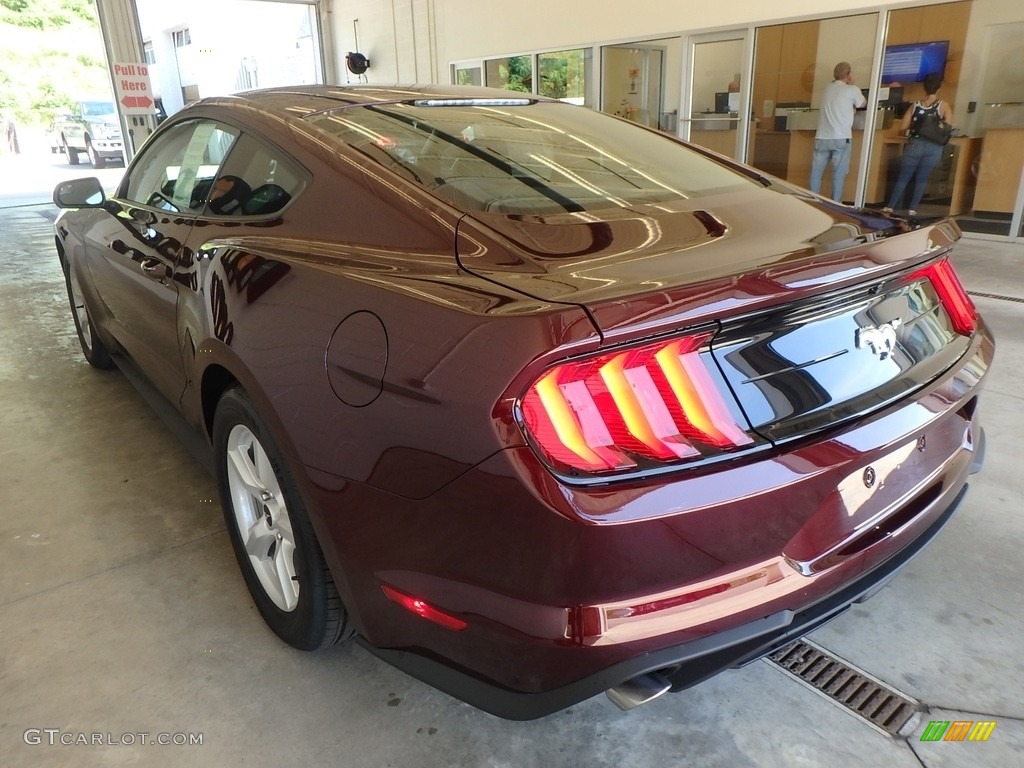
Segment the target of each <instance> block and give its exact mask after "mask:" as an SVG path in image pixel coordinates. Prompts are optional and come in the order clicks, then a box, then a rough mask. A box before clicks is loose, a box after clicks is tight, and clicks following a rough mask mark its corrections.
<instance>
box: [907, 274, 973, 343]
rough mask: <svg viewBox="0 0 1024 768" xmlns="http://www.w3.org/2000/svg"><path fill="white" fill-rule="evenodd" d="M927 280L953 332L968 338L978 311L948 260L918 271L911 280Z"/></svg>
mask: <svg viewBox="0 0 1024 768" xmlns="http://www.w3.org/2000/svg"><path fill="white" fill-rule="evenodd" d="M921 278H927V279H928V281H929V282H930V283H931V284H932V287H933V288H935V293H936V294H937V295H938V297H939V301H941V302H942V306H943V307H944V308H945V310H946V314H948V315H949V319H950V322H952V323H953V330H955V331H956V332H957V333H959V334H960V335H961V336H970V335H971V334H972V333H974V331H975V329H976V328H977V327H978V310H977V309H976V308H975V307H974V302H973V301H971V297H970V296H968V295H967V291H965V290H964V287H963V285H962V284H961V283H960V278H958V277H957V276H956V271H955V270H954V269H953V265H952V264H950V263H949V259H942V260H941V261H937V262H935V263H934V264H931V265H930V266H927V267H925V268H924V269H921V270H918V271H917V272H915V273H914V274H913V275H911V279H912V280H913V279H921Z"/></svg>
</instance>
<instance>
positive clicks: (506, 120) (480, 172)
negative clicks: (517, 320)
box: [308, 99, 754, 215]
mask: <svg viewBox="0 0 1024 768" xmlns="http://www.w3.org/2000/svg"><path fill="white" fill-rule="evenodd" d="M308 120H309V122H311V123H312V124H314V125H316V126H317V127H318V128H320V129H321V130H323V131H325V132H327V133H329V134H331V135H333V136H334V137H336V138H337V139H338V140H340V141H342V142H344V143H345V144H348V145H349V146H351V147H353V148H354V149H356V150H358V151H359V152H361V153H363V154H364V155H365V156H366V157H368V158H371V159H372V160H374V161H375V162H377V163H380V164H381V165H383V166H385V167H387V168H389V169H391V170H393V171H395V172H397V173H400V174H402V175H404V176H405V177H406V178H408V179H409V180H410V181H413V182H414V183H416V184H419V185H421V186H423V187H425V188H427V189H428V190H430V191H431V192H432V193H433V194H435V195H436V196H438V197H441V198H443V199H445V200H447V201H449V202H451V203H453V204H455V205H456V206H458V207H460V208H463V209H465V210H471V211H485V212H490V213H498V214H513V215H514V214H522V215H529V214H537V215H543V214H551V213H561V212H567V211H568V212H580V211H593V210H600V209H606V208H610V207H621V208H627V207H632V206H636V205H645V204H658V203H666V202H669V201H676V200H679V199H681V198H695V197H701V196H704V195H708V194H712V193H716V192H719V191H722V190H724V189H728V188H730V187H735V186H737V185H743V184H752V183H754V182H753V181H752V180H751V179H750V178H748V177H747V176H744V175H742V174H740V173H737V172H735V171H733V170H731V169H729V168H727V167H725V166H723V165H719V164H717V163H715V162H714V161H712V160H709V159H707V158H706V157H704V156H702V155H700V154H698V153H697V152H694V151H692V150H690V149H688V148H686V147H685V146H683V145H680V144H678V143H676V142H675V141H673V140H671V139H669V138H668V137H666V136H662V135H660V134H657V133H654V132H651V131H646V130H643V129H641V128H638V127H637V126H634V125H631V124H629V123H626V122H623V121H621V120H616V119H614V118H612V117H609V116H607V115H603V114H601V113H599V112H594V111H592V110H589V109H585V108H582V107H575V106H572V105H567V104H561V103H547V102H534V101H530V100H525V99H524V100H522V103H520V104H509V105H504V104H502V103H501V102H500V101H498V102H494V103H492V104H489V105H487V106H476V105H467V104H466V103H465V102H459V101H457V100H456V101H453V102H447V103H446V105H445V106H428V105H424V104H423V103H420V102H416V103H402V104H385V105H368V106H360V107H351V108H345V109H338V110H335V111H333V112H330V113H320V114H317V115H314V116H312V117H310V118H308Z"/></svg>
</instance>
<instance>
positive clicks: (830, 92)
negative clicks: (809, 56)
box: [811, 61, 867, 202]
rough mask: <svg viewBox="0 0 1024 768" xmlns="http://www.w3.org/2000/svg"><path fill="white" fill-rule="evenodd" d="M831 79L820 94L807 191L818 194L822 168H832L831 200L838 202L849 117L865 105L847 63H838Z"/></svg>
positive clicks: (847, 146)
mask: <svg viewBox="0 0 1024 768" xmlns="http://www.w3.org/2000/svg"><path fill="white" fill-rule="evenodd" d="M832 76H833V77H834V78H835V79H834V80H833V81H832V82H831V83H830V84H829V85H827V86H825V91H824V93H822V99H821V111H820V114H819V116H818V130H817V132H816V133H815V134H814V158H813V159H812V161H811V191H812V192H815V193H819V192H821V177H822V176H823V175H824V174H825V166H826V165H831V166H832V199H833V200H838V201H840V202H842V199H843V183H844V182H845V181H846V172H847V171H848V170H850V139H851V138H852V137H853V116H854V114H855V113H856V111H857V110H858V109H860V108H861V107H863V106H864V105H865V104H867V101H866V100H865V99H864V94H863V93H861V92H860V88H858V87H857V86H855V85H854V84H853V70H852V69H850V64H849V63H848V62H845V61H840V62H839V63H838V64H836V67H835V69H834V70H832Z"/></svg>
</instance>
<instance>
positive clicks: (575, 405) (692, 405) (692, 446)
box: [522, 334, 754, 474]
mask: <svg viewBox="0 0 1024 768" xmlns="http://www.w3.org/2000/svg"><path fill="white" fill-rule="evenodd" d="M710 338H711V335H710V334H701V335H697V336H687V337H684V338H681V339H672V340H669V341H661V342H658V343H656V344H650V345H646V346H643V347H637V348H633V349H628V350H624V351H621V352H614V353H609V354H604V355H601V356H598V357H593V358H588V359H584V360H578V361H573V362H571V363H565V364H563V365H558V366H555V367H554V368H551V369H550V370H548V371H547V372H545V373H544V374H543V375H542V376H541V377H540V378H539V379H538V380H537V381H536V382H534V384H533V385H532V386H531V387H530V388H529V389H528V390H527V392H526V395H525V397H524V398H523V402H522V412H523V421H524V422H525V427H526V432H527V434H528V435H529V437H531V438H532V443H533V445H534V447H535V448H536V449H537V450H538V452H539V453H540V454H541V456H542V457H543V458H544V459H545V461H546V462H547V463H548V464H550V465H551V466H552V468H553V469H555V470H557V471H561V472H566V471H568V472H571V473H574V474H578V473H580V472H584V473H602V472H616V471H625V470H630V469H635V468H638V467H639V466H640V465H641V464H643V465H645V466H649V465H652V464H658V463H675V462H679V461H684V460H691V459H697V458H701V457H703V456H707V455H709V454H714V453H719V452H721V451H727V450H732V449H736V448H739V447H741V446H745V445H749V444H750V443H752V442H754V441H753V438H752V437H751V436H750V435H748V434H747V433H746V432H745V431H744V430H743V428H742V427H741V426H740V425H739V423H738V416H737V415H736V414H734V412H733V409H732V408H730V406H729V404H728V402H727V401H726V399H725V398H726V397H728V396H729V395H728V394H727V393H726V392H725V391H724V390H723V389H722V388H721V387H719V385H718V384H716V383H715V379H714V378H713V377H712V375H711V372H710V371H709V370H708V367H707V365H706V364H705V362H704V358H703V357H702V356H701V352H702V350H704V349H705V347H706V344H707V342H708V341H709V340H710Z"/></svg>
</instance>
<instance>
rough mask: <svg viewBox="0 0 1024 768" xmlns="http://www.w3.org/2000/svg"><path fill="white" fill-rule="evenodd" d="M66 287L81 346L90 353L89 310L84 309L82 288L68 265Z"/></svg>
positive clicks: (90, 326) (90, 328)
mask: <svg viewBox="0 0 1024 768" xmlns="http://www.w3.org/2000/svg"><path fill="white" fill-rule="evenodd" d="M68 286H69V287H70V288H71V303H72V304H73V305H74V308H75V319H76V320H77V321H78V330H79V333H80V334H81V337H82V346H84V347H85V348H86V350H88V351H89V352H90V353H91V352H92V323H90V322H89V310H88V309H86V308H85V301H84V300H83V299H82V288H81V286H79V284H78V277H77V276H76V275H75V270H74V269H73V268H72V267H71V265H70V264H69V265H68Z"/></svg>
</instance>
